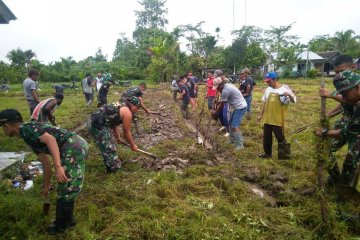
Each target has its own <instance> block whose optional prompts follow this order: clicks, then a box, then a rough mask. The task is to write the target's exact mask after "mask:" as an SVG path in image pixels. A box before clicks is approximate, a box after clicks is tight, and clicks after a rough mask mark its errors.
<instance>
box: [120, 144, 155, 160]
mask: <svg viewBox="0 0 360 240" xmlns="http://www.w3.org/2000/svg"><path fill="white" fill-rule="evenodd" d="M121 144H122V145H124V146H127V147H129V148H130V145H129V144H127V143H124V142H121ZM137 152H139V153H142V154H145V155H147V156H149V157H152V158H153V159H156V158H157V156H156V155H154V154H152V153H149V152H146V151H144V150H141V149H138V150H137Z"/></svg>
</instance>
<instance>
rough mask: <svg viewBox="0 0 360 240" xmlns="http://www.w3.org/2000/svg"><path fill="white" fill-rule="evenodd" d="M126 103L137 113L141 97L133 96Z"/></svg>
mask: <svg viewBox="0 0 360 240" xmlns="http://www.w3.org/2000/svg"><path fill="white" fill-rule="evenodd" d="M126 105H127V106H128V107H129V108H130V111H131V112H132V113H136V112H137V111H138V110H139V108H140V107H141V101H140V99H139V98H137V97H135V96H132V97H130V98H128V99H127V100H126Z"/></svg>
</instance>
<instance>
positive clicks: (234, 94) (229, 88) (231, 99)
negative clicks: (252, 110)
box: [220, 83, 247, 110]
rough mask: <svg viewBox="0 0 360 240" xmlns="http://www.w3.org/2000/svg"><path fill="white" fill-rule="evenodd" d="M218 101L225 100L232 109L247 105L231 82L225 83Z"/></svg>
mask: <svg viewBox="0 0 360 240" xmlns="http://www.w3.org/2000/svg"><path fill="white" fill-rule="evenodd" d="M220 101H221V102H227V103H228V104H229V105H230V106H231V107H233V108H234V110H237V109H243V108H246V107H247V104H246V100H245V98H244V97H243V95H242V94H241V92H240V90H239V89H238V88H237V87H235V86H234V85H233V84H231V83H225V85H224V89H223V90H222V93H221V97H220Z"/></svg>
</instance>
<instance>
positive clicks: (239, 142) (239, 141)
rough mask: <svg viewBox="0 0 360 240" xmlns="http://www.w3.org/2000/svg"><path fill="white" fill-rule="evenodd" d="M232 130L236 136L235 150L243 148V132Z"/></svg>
mask: <svg viewBox="0 0 360 240" xmlns="http://www.w3.org/2000/svg"><path fill="white" fill-rule="evenodd" d="M232 132H233V136H234V144H235V150H236V151H239V150H243V149H244V142H243V138H242V134H241V132H240V131H237V132H234V131H232Z"/></svg>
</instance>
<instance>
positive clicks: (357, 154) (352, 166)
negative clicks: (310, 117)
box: [316, 70, 360, 188]
mask: <svg viewBox="0 0 360 240" xmlns="http://www.w3.org/2000/svg"><path fill="white" fill-rule="evenodd" d="M334 86H335V88H336V92H335V93H334V95H335V94H341V95H342V99H343V100H344V101H345V102H346V103H348V104H351V105H353V112H352V114H351V116H349V118H348V120H347V124H344V125H343V126H342V128H341V129H333V130H329V129H321V128H319V129H317V131H316V134H317V135H318V136H322V137H335V138H338V137H342V138H345V139H346V140H347V143H348V151H347V154H346V157H345V161H344V163H343V170H342V173H341V176H340V180H339V183H340V185H341V186H342V188H354V187H355V188H356V185H357V179H356V175H357V171H358V168H359V162H360V161H359V158H360V139H359V135H360V106H359V105H358V104H359V101H360V76H359V75H357V74H355V73H353V72H352V71H351V70H345V71H343V72H341V73H337V74H336V77H335V78H334Z"/></svg>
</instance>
